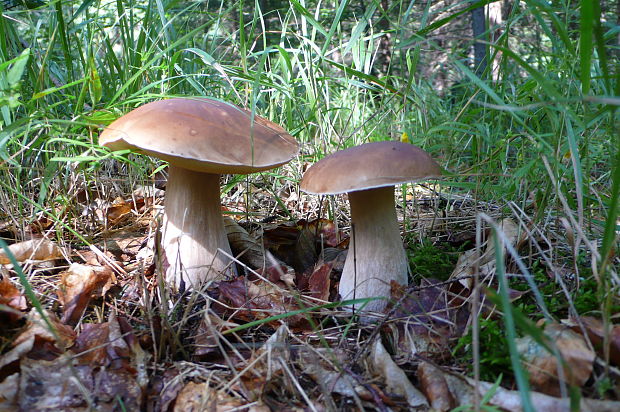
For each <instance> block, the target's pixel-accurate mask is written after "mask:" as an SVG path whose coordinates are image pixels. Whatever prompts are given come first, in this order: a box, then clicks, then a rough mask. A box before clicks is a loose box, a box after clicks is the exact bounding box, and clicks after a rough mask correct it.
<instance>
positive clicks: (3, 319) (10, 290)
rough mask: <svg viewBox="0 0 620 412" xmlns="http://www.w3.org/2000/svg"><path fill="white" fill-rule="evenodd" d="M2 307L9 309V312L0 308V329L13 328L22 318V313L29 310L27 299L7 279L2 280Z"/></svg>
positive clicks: (0, 281) (0, 303) (0, 290)
mask: <svg viewBox="0 0 620 412" xmlns="http://www.w3.org/2000/svg"><path fill="white" fill-rule="evenodd" d="M0 305H4V306H7V307H8V308H9V310H3V309H2V307H1V306H0V328H2V327H10V326H12V325H13V324H14V323H15V322H16V321H17V320H19V319H20V318H22V316H23V314H21V312H22V311H24V310H26V309H27V308H28V306H27V303H26V297H25V296H24V295H22V293H21V292H20V291H19V289H17V288H16V287H15V285H13V283H12V282H11V281H10V280H9V279H8V278H5V277H2V278H1V279H0ZM10 309H12V310H10Z"/></svg>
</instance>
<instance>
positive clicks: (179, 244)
mask: <svg viewBox="0 0 620 412" xmlns="http://www.w3.org/2000/svg"><path fill="white" fill-rule="evenodd" d="M162 233H163V234H162V243H163V250H164V253H165V256H166V261H167V263H168V265H169V266H168V268H167V270H166V282H167V283H168V284H170V285H172V286H174V287H176V288H179V287H180V286H181V284H182V283H183V282H184V284H185V287H186V288H190V289H191V288H198V287H199V286H200V285H201V284H203V283H204V282H206V281H209V280H214V279H216V278H218V277H221V276H222V274H224V273H233V271H234V264H232V263H231V261H230V258H228V257H227V256H225V255H224V254H223V253H221V252H218V248H219V249H221V250H223V251H224V252H226V253H228V254H230V253H231V252H230V246H229V244H228V238H227V236H226V231H225V230H224V223H223V221H222V210H221V203H220V175H218V174H208V173H200V172H195V171H192V170H187V169H183V168H180V167H176V166H173V165H170V167H169V174H168V183H167V185H166V200H165V215H164V222H163V231H162Z"/></svg>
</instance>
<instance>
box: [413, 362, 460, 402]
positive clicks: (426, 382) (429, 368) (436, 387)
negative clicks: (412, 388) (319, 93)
mask: <svg viewBox="0 0 620 412" xmlns="http://www.w3.org/2000/svg"><path fill="white" fill-rule="evenodd" d="M418 379H419V381H420V385H421V387H422V391H423V392H424V394H425V395H426V397H427V399H428V400H429V402H430V404H431V409H432V410H433V411H437V412H443V411H450V410H452V409H453V408H455V407H456V406H457V404H456V401H455V400H454V397H453V396H452V394H451V393H450V388H448V383H447V382H446V379H445V378H444V376H443V374H442V373H441V370H440V369H439V368H436V367H435V366H433V365H432V364H430V363H428V362H424V361H422V362H421V363H420V364H419V365H418Z"/></svg>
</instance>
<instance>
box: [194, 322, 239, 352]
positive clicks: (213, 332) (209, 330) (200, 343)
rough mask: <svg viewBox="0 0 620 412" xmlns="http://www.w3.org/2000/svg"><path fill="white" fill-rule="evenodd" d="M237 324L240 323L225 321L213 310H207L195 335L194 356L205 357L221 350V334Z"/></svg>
mask: <svg viewBox="0 0 620 412" xmlns="http://www.w3.org/2000/svg"><path fill="white" fill-rule="evenodd" d="M237 326H239V324H238V323H234V322H229V321H225V320H223V319H222V318H220V317H219V316H217V315H216V314H215V313H213V312H212V311H205V315H204V317H203V318H202V320H201V321H200V324H199V325H198V329H197V330H196V334H195V336H194V346H195V347H196V349H195V350H194V356H197V357H203V356H207V355H210V354H212V353H214V352H217V351H219V345H218V340H219V339H220V336H221V335H220V334H221V333H222V332H224V331H226V330H229V329H232V328H234V327H237Z"/></svg>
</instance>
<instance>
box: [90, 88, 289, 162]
mask: <svg viewBox="0 0 620 412" xmlns="http://www.w3.org/2000/svg"><path fill="white" fill-rule="evenodd" d="M99 144H100V145H102V146H105V147H108V148H110V149H112V150H123V149H131V150H135V151H137V152H140V153H144V154H148V155H151V156H154V157H158V158H160V159H163V160H166V161H168V162H169V163H170V164H172V165H175V166H178V167H182V168H185V169H190V170H195V171H197V172H204V173H218V174H219V173H241V174H246V173H253V172H258V171H261V170H266V169H271V168H274V167H277V166H280V165H282V164H284V163H286V162H288V161H290V160H291V159H292V158H293V157H295V155H297V152H298V151H299V144H298V143H297V141H296V140H295V139H294V138H293V137H292V136H291V135H289V134H288V133H287V132H286V130H284V129H283V128H282V127H280V126H279V125H277V124H275V123H272V122H270V121H269V120H267V119H264V118H262V117H259V116H254V124H252V116H251V112H249V111H247V110H244V109H240V108H238V107H236V106H233V105H231V104H228V103H224V102H221V101H218V100H211V99H202V98H201V99H183V98H175V99H168V100H160V101H155V102H151V103H147V104H145V105H143V106H140V107H138V108H137V109H135V110H132V111H131V112H129V113H127V114H126V115H124V116H122V117H120V118H118V119H117V120H115V121H114V122H112V124H110V125H109V126H108V127H107V128H106V129H105V130H104V131H103V133H101V136H99Z"/></svg>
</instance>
